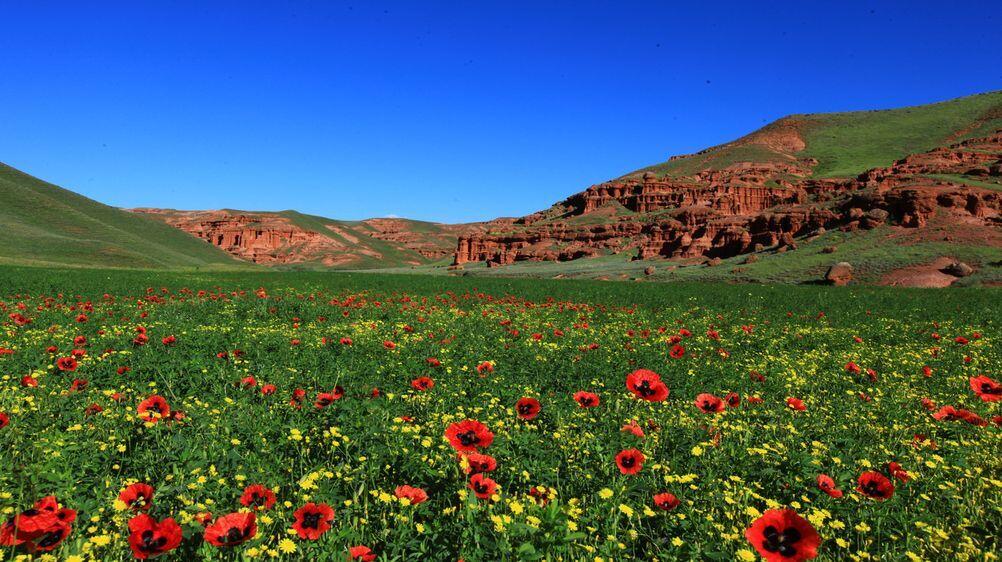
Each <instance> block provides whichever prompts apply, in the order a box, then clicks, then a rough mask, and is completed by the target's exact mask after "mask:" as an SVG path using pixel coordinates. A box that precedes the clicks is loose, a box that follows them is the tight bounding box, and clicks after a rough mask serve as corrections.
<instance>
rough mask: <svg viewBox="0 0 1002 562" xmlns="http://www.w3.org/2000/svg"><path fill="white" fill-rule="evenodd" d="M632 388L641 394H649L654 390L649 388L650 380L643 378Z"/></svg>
mask: <svg viewBox="0 0 1002 562" xmlns="http://www.w3.org/2000/svg"><path fill="white" fill-rule="evenodd" d="M634 389H635V390H636V391H637V392H639V393H640V395H641V396H651V395H652V394H654V390H653V389H651V381H648V380H645V381H643V382H641V383H640V384H638V385H636V386H635V387H634Z"/></svg>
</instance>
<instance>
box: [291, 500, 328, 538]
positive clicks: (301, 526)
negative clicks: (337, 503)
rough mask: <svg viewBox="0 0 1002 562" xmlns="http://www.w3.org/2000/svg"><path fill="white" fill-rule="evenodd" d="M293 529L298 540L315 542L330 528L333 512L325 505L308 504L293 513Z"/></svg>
mask: <svg viewBox="0 0 1002 562" xmlns="http://www.w3.org/2000/svg"><path fill="white" fill-rule="evenodd" d="M293 517H294V518H295V522H294V523H293V524H292V528H293V529H295V531H296V534H297V535H299V538H301V539H305V540H308V541H315V540H317V539H319V538H320V535H323V534H324V533H326V532H327V530H328V529H330V528H331V522H332V521H334V510H333V509H331V506H329V505H327V504H325V503H312V502H310V503H308V504H306V505H304V506H303V507H301V508H299V509H297V510H296V512H295V513H293Z"/></svg>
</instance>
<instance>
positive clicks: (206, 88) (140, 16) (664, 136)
mask: <svg viewBox="0 0 1002 562" xmlns="http://www.w3.org/2000/svg"><path fill="white" fill-rule="evenodd" d="M154 4H159V5H160V6H161V7H153V5H154ZM756 4H757V3H756ZM771 4H772V3H771ZM0 17H2V20H3V24H2V26H0V28H2V32H0V161H3V162H6V163H8V164H10V165H12V166H14V167H17V168H20V169H22V170H24V171H26V172H29V173H31V174H34V175H36V176H39V177H41V178H43V179H46V180H49V181H52V182H53V183H56V184H59V185H61V186H63V187H66V188H69V189H72V190H74V191H77V192H80V193H83V194H85V195H87V196H89V197H92V198H95V199H98V200H100V201H102V202H105V203H108V204H111V205H117V206H122V207H132V206H160V207H174V208H187V209H199V208H202V209H204V208H221V207H233V208H242V209H255V210H281V209H297V210H300V211H303V212H308V213H313V214H319V215H325V216H329V217H333V218H346V219H360V218H366V217H370V216H385V215H399V216H406V217H412V218H418V219H426V220H439V221H446V222H459V221H469V220H481V219H489V218H493V217H496V216H504V215H508V216H517V215H523V214H526V213H529V212H532V211H535V210H538V209H543V208H546V207H548V206H549V205H550V204H552V203H554V202H556V201H558V200H560V199H562V198H564V197H566V196H567V195H570V194H571V193H574V192H576V191H579V190H581V189H583V188H585V187H587V186H588V185H591V184H593V183H597V182H600V181H603V180H606V179H609V178H612V177H615V176H618V175H620V174H623V173H625V172H628V171H631V170H634V169H636V168H639V167H642V166H645V165H648V164H652V163H655V162H660V161H662V160H665V159H666V158H667V157H668V156H669V155H671V154H676V153H684V152H690V151H693V150H698V149H701V148H704V147H706V146H709V145H713V144H719V143H721V142H725V141H727V140H731V139H733V138H736V137H738V136H740V135H742V134H744V133H747V132H749V131H750V130H752V129H755V128H757V127H759V126H761V125H763V124H764V123H766V122H768V121H771V120H773V119H776V118H778V117H781V116H783V115H785V114H789V113H803V112H820V111H839V110H854V109H872V108H886V107H896V106H902V105H914V104H920V103H926V102H932V101H939V100H943V99H948V98H952V97H957V96H962V95H967V94H972V93H977V92H982V91H988V90H997V89H1002V9H1000V8H999V4H998V2H997V1H996V2H957V3H944V2H929V3H922V2H900V3H897V4H891V3H880V2H875V3H853V2H830V3H829V2H814V1H801V2H796V3H789V4H785V5H782V4H779V3H774V4H772V6H770V7H751V8H746V7H741V6H740V5H737V4H735V5H733V6H731V5H727V4H726V3H722V2H667V1H665V2H650V3H639V2H638V3H630V2H624V1H619V2H588V1H576V2H547V1H545V0H536V1H533V2H525V3H521V4H518V3H514V2H497V3H493V2H448V3H445V2H441V3H439V2H432V1H430V0H429V1H423V2H399V3H397V2H380V1H364V0H357V1H353V2H347V3H341V2H334V1H329V2H323V1H317V2H297V1H283V2H280V1H272V2H254V1H240V2H232V3H230V2H217V1H213V2H207V1H204V0H203V1H199V2H185V1H176V2H166V1H165V2H145V1H139V2H137V1H135V0H130V1H128V2H110V1H109V2H95V3H91V2H81V1H79V0H77V1H74V2H66V3H55V2H44V1H29V0H24V1H16V0H6V1H4V2H3V3H2V5H0Z"/></svg>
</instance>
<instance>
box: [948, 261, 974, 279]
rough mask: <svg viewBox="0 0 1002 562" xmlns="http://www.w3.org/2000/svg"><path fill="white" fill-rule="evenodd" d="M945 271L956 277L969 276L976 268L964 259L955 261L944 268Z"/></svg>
mask: <svg viewBox="0 0 1002 562" xmlns="http://www.w3.org/2000/svg"><path fill="white" fill-rule="evenodd" d="M943 272H944V273H949V274H950V275H953V276H954V277H967V276H968V275H970V274H972V273H974V268H973V267H971V266H969V265H967V264H966V263H964V262H962V261H955V262H953V263H951V264H950V265H948V266H946V267H944V268H943Z"/></svg>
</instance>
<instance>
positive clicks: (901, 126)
mask: <svg viewBox="0 0 1002 562" xmlns="http://www.w3.org/2000/svg"><path fill="white" fill-rule="evenodd" d="M802 117H803V118H804V119H806V120H807V121H808V122H809V125H808V126H806V127H805V128H804V137H805V138H804V140H805V141H806V142H807V148H806V149H805V150H804V151H803V152H801V155H802V156H809V157H813V158H817V159H818V166H817V168H815V170H814V173H815V175H818V176H822V177H832V176H852V175H856V174H858V173H860V172H862V171H864V170H867V169H870V168H875V167H878V166H887V165H890V164H891V163H893V162H894V161H895V160H897V159H899V158H902V157H904V156H906V155H908V154H913V153H916V152H925V151H927V150H931V149H933V148H935V147H937V146H942V145H947V144H952V143H954V142H959V141H961V140H964V139H966V138H971V137H973V136H977V135H982V134H987V133H990V132H992V131H994V130H996V129H999V128H1002V92H990V93H987V94H981V95H976V96H969V97H966V98H959V99H955V100H950V101H945V102H942V103H934V104H931V105H923V106H918V107H905V108H901V109H890V110H884V111H855V112H852V113H832V114H825V115H805V116H802Z"/></svg>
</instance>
